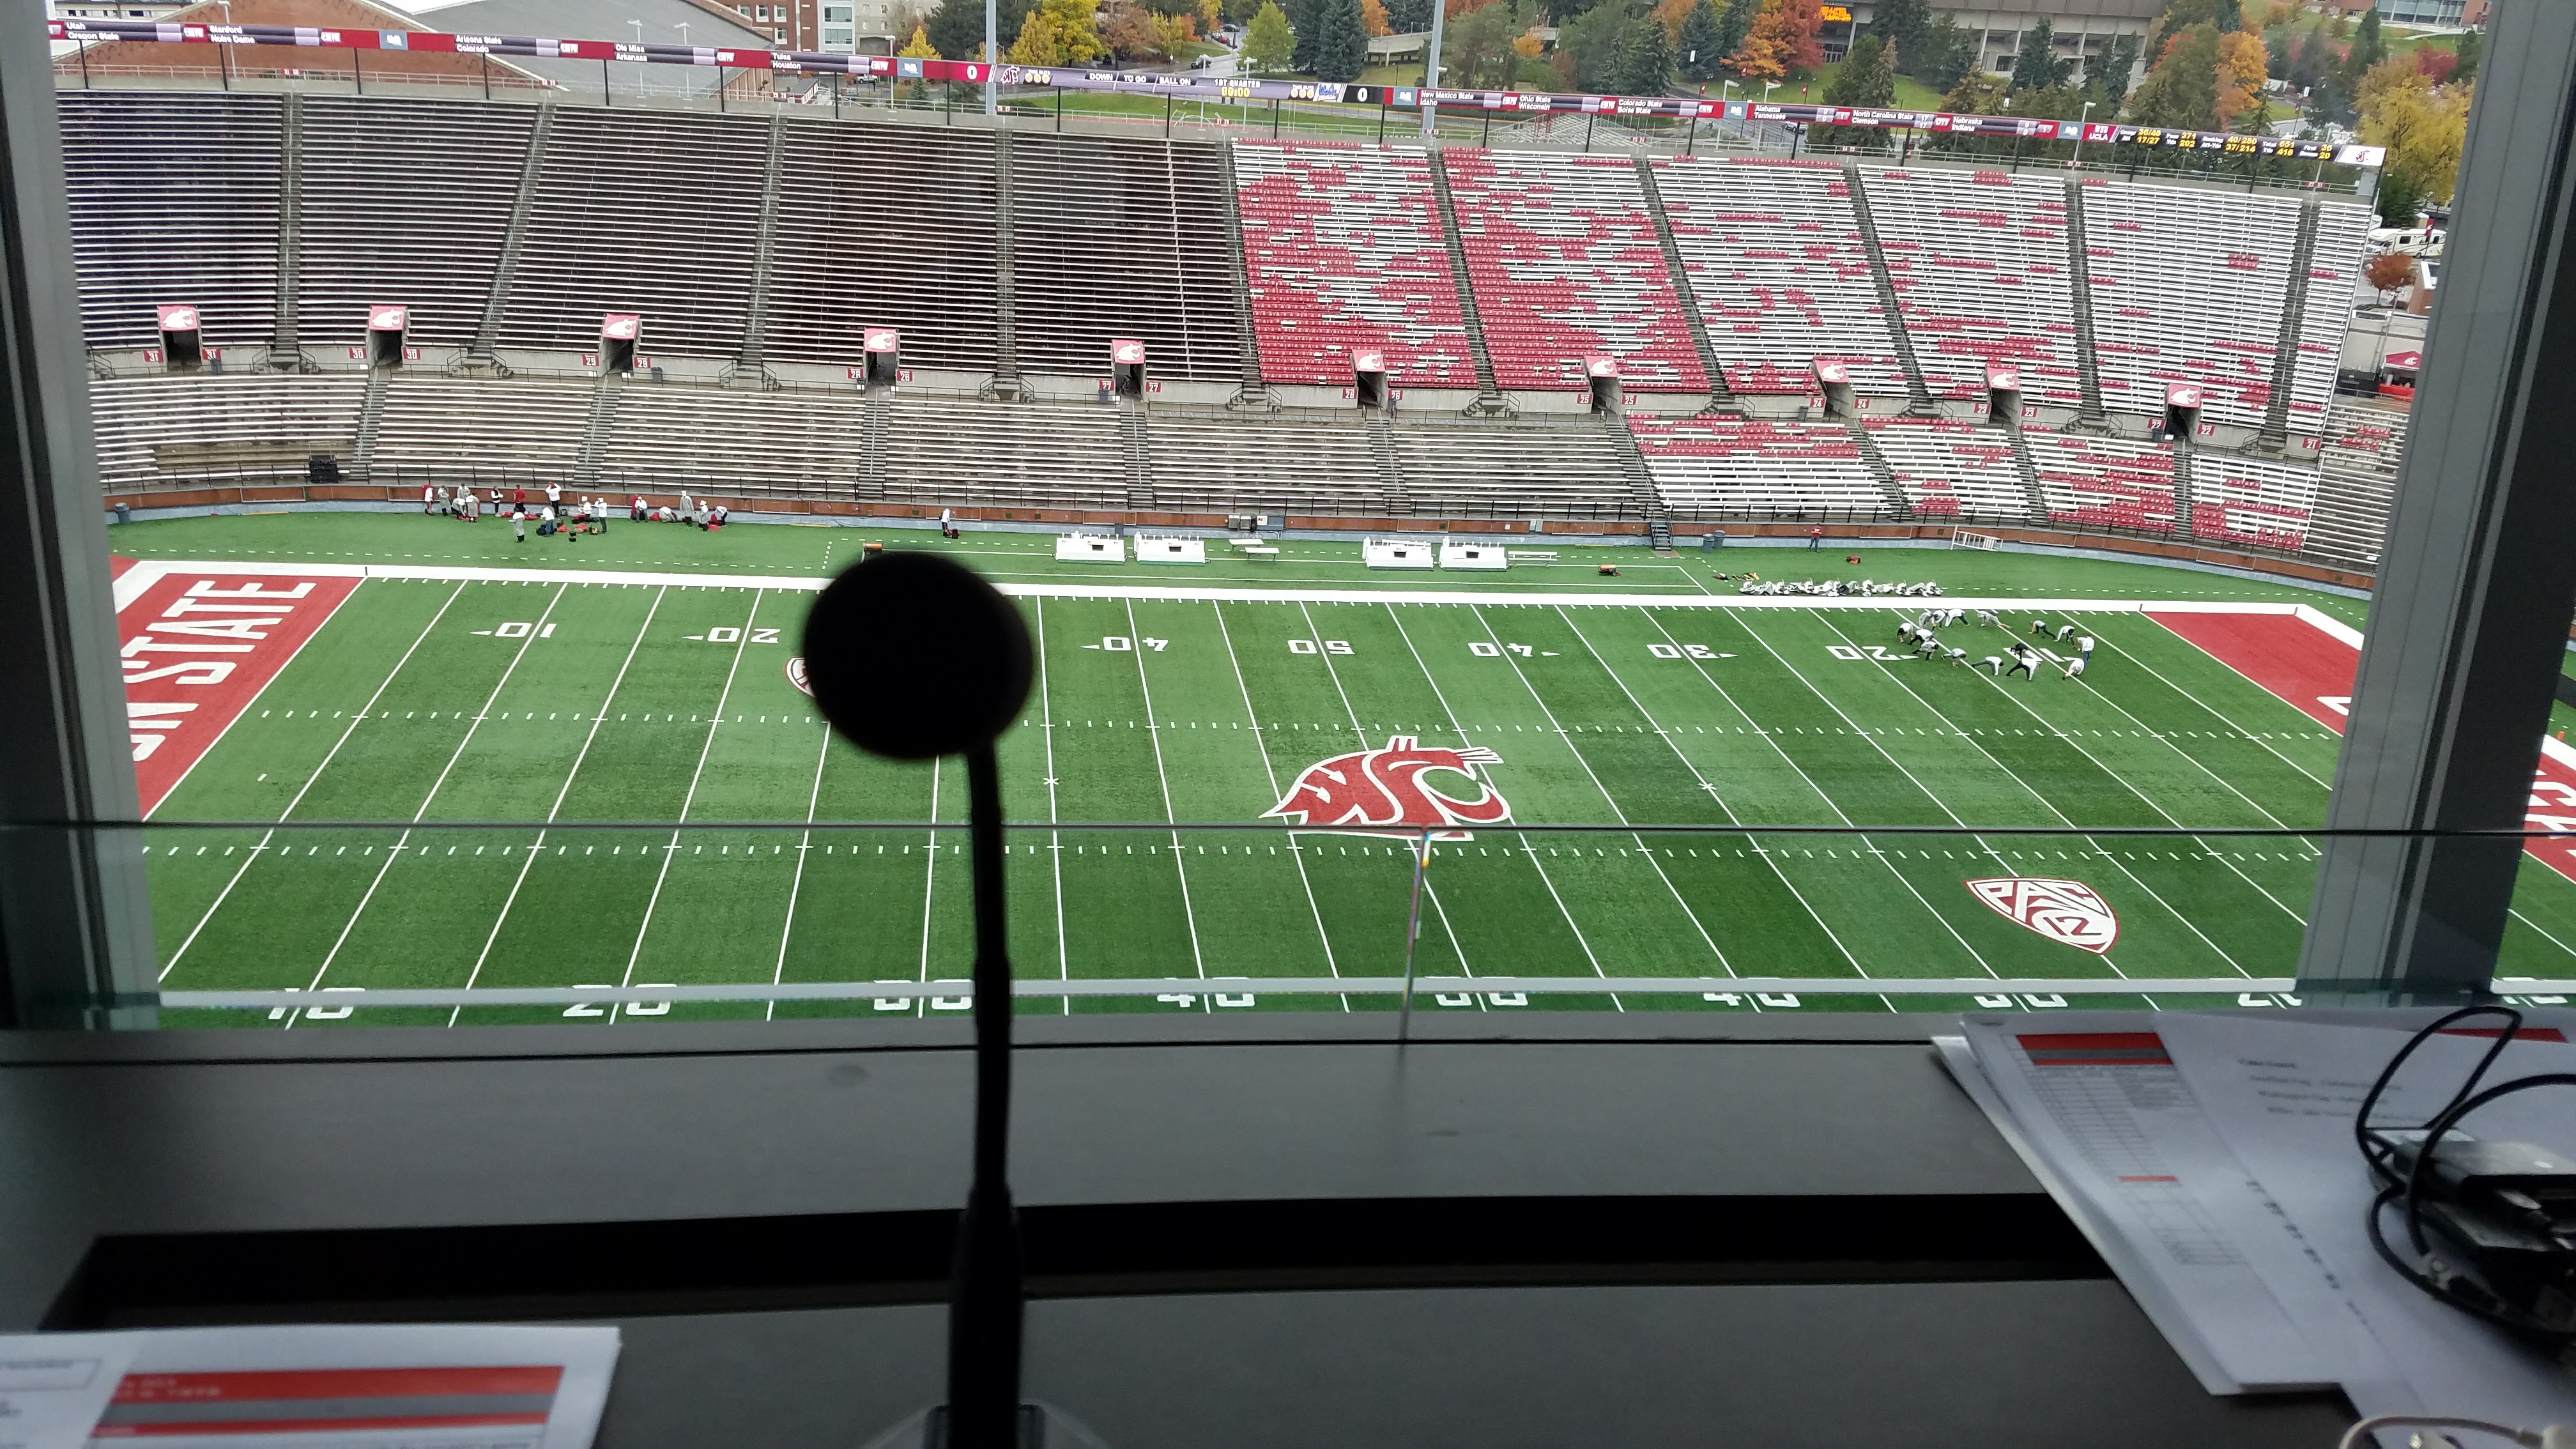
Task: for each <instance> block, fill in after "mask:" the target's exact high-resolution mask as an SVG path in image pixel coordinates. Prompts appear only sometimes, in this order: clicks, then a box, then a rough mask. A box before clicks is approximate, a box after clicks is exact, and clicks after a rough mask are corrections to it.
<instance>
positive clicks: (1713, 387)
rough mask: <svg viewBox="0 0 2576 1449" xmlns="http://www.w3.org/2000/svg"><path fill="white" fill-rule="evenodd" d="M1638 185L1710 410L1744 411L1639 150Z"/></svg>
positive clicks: (1651, 170)
mask: <svg viewBox="0 0 2576 1449" xmlns="http://www.w3.org/2000/svg"><path fill="white" fill-rule="evenodd" d="M1636 160H1637V185H1638V186H1639V187H1640V188H1641V189H1642V190H1644V192H1645V193H1646V215H1648V216H1650V217H1652V218H1654V222H1655V239H1656V240H1657V241H1659V242H1661V243H1662V244H1663V248H1664V269H1665V270H1666V271H1668V272H1671V273H1672V275H1673V292H1674V294H1675V295H1677V296H1679V297H1680V298H1681V303H1682V321H1683V323H1684V324H1685V325H1687V326H1688V327H1689V328H1690V339H1691V347H1692V348H1693V349H1694V350H1696V351H1697V352H1698V353H1699V368H1700V371H1702V372H1704V373H1707V374H1708V409H1707V410H1708V411H1710V412H1741V411H1742V410H1743V404H1742V403H1739V402H1737V401H1736V398H1735V390H1734V389H1732V388H1730V387H1728V386H1727V385H1726V370H1725V369H1724V368H1721V367H1719V366H1718V364H1717V349H1716V348H1715V347H1714V346H1712V345H1711V344H1710V342H1709V340H1708V319H1707V318H1705V317H1703V316H1701V315H1700V310H1699V298H1698V296H1697V295H1695V294H1694V293H1693V292H1692V291H1691V279H1690V264H1689V263H1688V262H1687V261H1685V260H1683V258H1682V248H1681V243H1680V242H1679V241H1676V240H1675V239H1674V237H1673V219H1672V217H1671V216H1670V215H1669V214H1667V213H1666V212H1665V210H1664V193H1663V192H1662V190H1661V189H1659V188H1658V187H1657V186H1656V184H1655V166H1654V162H1653V161H1652V160H1650V159H1649V158H1648V157H1647V156H1646V154H1645V153H1644V152H1642V151H1640V152H1638V153H1637V157H1636Z"/></svg>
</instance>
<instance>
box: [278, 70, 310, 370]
mask: <svg viewBox="0 0 2576 1449" xmlns="http://www.w3.org/2000/svg"><path fill="white" fill-rule="evenodd" d="M303 121H304V97H303V96H302V94H300V93H298V92H295V91H289V92H287V93H286V95H285V96H284V97H282V98H281V104H280V105H279V107H278V126H277V134H278V155H277V326H276V329H275V331H273V332H272V333H271V334H270V337H269V343H268V370H269V371H271V372H311V371H314V370H315V369H314V367H313V365H312V364H311V363H310V362H308V361H306V360H305V357H304V349H303V347H302V346H301V345H300V344H299V343H298V342H297V339H296V329H295V315H296V314H295V275H296V269H295V261H296V249H297V248H298V246H299V245H300V244H301V242H302V240H303V227H302V225H301V223H300V216H301V213H302V211H303V207H302V205H301V204H300V203H299V201H298V199H297V192H298V189H299V186H300V183H301V180H302V175H303V170H304V145H303Z"/></svg>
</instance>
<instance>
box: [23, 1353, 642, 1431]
mask: <svg viewBox="0 0 2576 1449" xmlns="http://www.w3.org/2000/svg"><path fill="white" fill-rule="evenodd" d="M617 1350H618V1337H617V1330H616V1329H614V1328H523V1327H516V1326H506V1327H505V1326H483V1325H462V1324H437V1325H422V1326H416V1327H414V1326H388V1325H367V1326H346V1325H333V1326H329V1327H284V1328H265V1327H264V1328H201V1329H167V1330H153V1331H143V1332H132V1333H60V1334H54V1333H49V1334H30V1335H24V1336H19V1337H13V1338H0V1403H13V1392H14V1397H15V1398H23V1399H29V1400H33V1399H36V1398H37V1396H38V1395H37V1391H35V1390H17V1391H13V1390H12V1389H11V1388H10V1387H9V1385H10V1384H11V1382H12V1379H11V1373H12V1370H11V1367H10V1366H11V1365H13V1364H15V1365H20V1366H22V1367H21V1370H20V1372H19V1373H18V1377H19V1379H21V1380H25V1381H28V1382H34V1383H39V1384H68V1383H70V1382H72V1381H73V1380H75V1379H77V1380H78V1382H79V1384H80V1387H79V1388H78V1389H77V1390H76V1391H75V1390H69V1389H55V1390H53V1391H51V1393H52V1399H53V1409H54V1412H53V1414H52V1416H51V1418H50V1419H46V1420H39V1421H38V1422H37V1424H36V1425H35V1429H36V1432H35V1433H34V1434H32V1435H29V1434H27V1433H26V1432H25V1431H26V1429H27V1428H28V1425H27V1424H26V1423H25V1422H24V1421H22V1420H15V1419H0V1449H106V1446H125V1445H132V1446H135V1449H143V1446H151V1449H587V1446H588V1445H589V1444H590V1443H591V1441H592V1439H593V1438H594V1437H595V1436H596V1435H597V1434H598V1431H599V1416H600V1411H601V1410H602V1409H603V1408H604V1407H605V1406H606V1404H607V1401H608V1383H609V1377H610V1375H611V1373H612V1372H613V1371H614V1370H615V1368H616V1365H617ZM47 1365H54V1366H56V1367H54V1368H52V1369H50V1370H47V1369H46V1368H45V1366H47ZM73 1366H78V1367H80V1369H81V1372H80V1373H78V1374H75V1373H73V1372H72V1367H73ZM84 1396H85V1399H84ZM76 1401H77V1402H76ZM67 1409H68V1410H70V1412H65V1410H67Z"/></svg>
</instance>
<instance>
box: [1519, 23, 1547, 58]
mask: <svg viewBox="0 0 2576 1449" xmlns="http://www.w3.org/2000/svg"><path fill="white" fill-rule="evenodd" d="M1546 49H1547V42H1546V41H1544V40H1541V39H1539V38H1538V32H1537V31H1535V30H1524V31H1522V32H1521V33H1520V34H1518V35H1515V36H1513V37H1512V54H1514V55H1517V56H1519V57H1521V58H1522V59H1523V60H1536V59H1538V58H1539V55H1540V53H1541V52H1543V51H1545V50H1546Z"/></svg>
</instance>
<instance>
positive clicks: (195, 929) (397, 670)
mask: <svg viewBox="0 0 2576 1449" xmlns="http://www.w3.org/2000/svg"><path fill="white" fill-rule="evenodd" d="M128 572H129V573H130V572H132V571H131V570H128ZM464 592H465V585H463V584H458V585H457V586H456V588H455V590H454V591H453V592H451V593H450V594H448V596H447V601H446V603H442V604H440V605H439V606H438V612H437V613H435V614H432V615H430V616H429V622H428V623H426V624H423V625H421V626H420V634H419V636H418V637H417V638H414V639H413V640H412V641H411V648H409V649H405V650H404V651H403V652H402V657H401V658H400V659H397V660H395V661H394V667H393V668H391V669H389V670H386V671H385V677H384V680H383V682H382V683H379V684H378V685H377V686H376V692H375V693H373V694H371V695H368V696H367V703H366V707H365V708H363V709H360V710H359V711H358V713H357V714H356V716H355V717H353V718H351V719H350V721H349V727H348V728H347V729H344V730H342V731H340V737H339V738H338V739H336V740H333V741H332V742H331V749H330V751H329V752H328V753H327V754H325V755H323V756H322V763H320V764H318V765H315V766H314V767H313V773H312V774H310V775H307V776H305V777H304V783H303V784H301V785H298V786H296V787H295V798H294V799H292V800H289V801H287V802H286V808H285V809H283V810H280V811H278V812H277V818H278V819H280V820H284V819H285V818H286V817H287V816H289V815H292V814H294V813H295V807H296V806H298V805H301V804H303V803H304V795H305V792H306V791H308V790H311V789H312V788H313V782H314V781H316V780H319V779H321V778H322V772H323V771H324V770H327V769H329V768H331V762H332V761H333V760H336V759H338V758H339V757H340V747H341V746H342V745H345V744H347V743H348V742H349V736H351V735H353V734H356V733H357V732H358V726H359V725H362V724H364V723H366V722H367V719H368V718H369V717H370V716H372V715H373V714H374V713H375V712H376V701H378V700H380V699H383V698H384V697H385V691H386V690H388V689H390V688H392V687H393V682H394V680H395V679H397V678H399V677H400V676H401V674H402V672H403V666H404V665H406V664H409V663H410V662H411V656H412V655H413V654H414V653H415V652H416V651H418V650H419V648H420V645H421V640H423V639H427V638H428V637H429V635H430V631H431V630H433V629H436V628H437V627H438V621H439V620H441V619H444V618H446V617H447V610H448V605H450V604H453V603H455V602H456V600H457V598H458V597H459V596H461V595H462V594H463V593H464ZM349 597H350V598H353V599H354V598H356V597H357V592H356V591H355V590H352V591H350V594H349ZM314 632H315V633H317V634H318V633H320V632H321V631H320V630H318V629H317V630H315V631H314ZM206 753H208V754H212V753H214V752H213V751H212V750H208V751H207V752H206ZM276 836H277V831H276V830H275V829H273V828H272V829H270V830H269V831H268V832H267V833H266V834H263V835H262V836H260V838H259V844H257V845H254V846H252V847H251V849H250V854H249V855H248V856H247V857H245V858H244V859H243V861H242V863H241V869H239V870H236V871H234V872H233V876H232V879H230V880H228V881H225V882H224V888H223V889H222V890H220V891H218V892H216V893H215V899H214V901H213V903H212V904H210V905H208V906H207V907H206V911H205V914H204V915H201V916H199V917H197V924H196V925H194V926H192V927H190V928H189V930H188V939H186V940H184V941H182V942H180V943H179V949H178V950H176V951H173V952H171V953H170V960H169V961H168V963H167V964H165V965H163V966H162V968H161V977H160V979H162V980H168V979H169V976H170V972H171V970H172V969H173V968H174V967H176V966H177V965H178V964H179V958H180V957H182V956H185V955H187V954H188V948H189V947H191V946H193V945H195V944H197V936H198V934H199V933H200V932H202V931H204V930H205V929H206V923H207V922H208V921H211V920H213V919H214V918H215V912H217V911H219V910H222V909H223V905H224V900H225V898H226V897H229V896H230V895H231V894H232V893H233V887H234V886H237V885H240V884H241V879H242V877H243V876H244V875H247V874H248V873H249V872H250V868H251V866H252V865H253V864H254V863H256V862H257V861H258V860H259V858H260V855H261V853H262V852H264V851H266V850H267V849H268V843H269V842H270V841H271V840H273V839H275V838H276Z"/></svg>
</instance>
